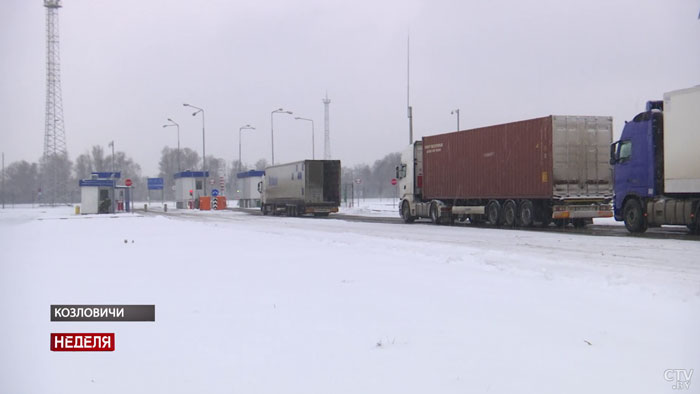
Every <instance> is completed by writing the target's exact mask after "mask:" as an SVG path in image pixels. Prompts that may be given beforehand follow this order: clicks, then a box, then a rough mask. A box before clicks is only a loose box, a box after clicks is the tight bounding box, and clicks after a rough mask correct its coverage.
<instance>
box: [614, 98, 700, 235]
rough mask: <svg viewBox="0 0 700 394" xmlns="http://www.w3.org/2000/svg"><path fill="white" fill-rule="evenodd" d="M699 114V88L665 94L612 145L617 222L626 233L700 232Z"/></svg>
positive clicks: (630, 123) (652, 102) (647, 108)
mask: <svg viewBox="0 0 700 394" xmlns="http://www.w3.org/2000/svg"><path fill="white" fill-rule="evenodd" d="M699 111H700V86H696V87H694V88H690V89H683V90H677V91H673V92H669V93H666V94H664V97H663V101H649V102H647V104H646V110H645V111H644V112H642V113H640V114H638V115H637V116H635V117H634V119H632V121H630V122H626V123H625V127H624V129H623V130H622V135H621V136H620V140H619V141H616V142H615V143H614V144H612V145H611V146H610V163H611V164H612V165H613V169H614V177H615V180H614V182H615V196H614V203H613V205H614V212H615V219H616V220H618V221H622V220H624V222H625V227H627V230H629V231H630V232H632V233H643V232H644V231H646V230H647V227H649V226H660V225H664V224H677V225H686V226H687V227H688V229H689V230H690V231H691V232H698V231H700V221H699V220H698V218H699V217H700V121H698V112H699Z"/></svg>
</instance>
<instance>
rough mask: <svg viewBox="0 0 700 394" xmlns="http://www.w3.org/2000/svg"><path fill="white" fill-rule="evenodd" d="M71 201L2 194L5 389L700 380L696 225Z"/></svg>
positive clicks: (575, 387) (642, 389)
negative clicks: (109, 307)
mask: <svg viewBox="0 0 700 394" xmlns="http://www.w3.org/2000/svg"><path fill="white" fill-rule="evenodd" d="M72 211H73V209H72V208H68V207H64V208H53V209H46V208H37V209H29V208H16V209H6V210H0V242H1V248H0V313H1V314H2V316H3V322H2V323H3V324H1V325H0V335H2V338H3V341H2V342H0V393H20V392H22V393H24V392H26V393H49V392H50V393H71V394H73V393H96V392H99V393H124V392H163V393H195V392H196V393H232V392H240V393H281V392H284V393H383V394H384V393H468V392H475V393H483V392H491V393H516V392H517V393H520V392H529V393H561V392H565V393H591V392H630V393H666V392H668V393H671V392H674V391H675V390H673V389H672V387H673V385H674V382H669V381H666V380H665V379H664V371H665V370H666V369H693V370H694V372H695V373H696V374H695V375H694V376H693V381H691V385H690V390H688V391H684V392H689V393H699V392H700V372H698V371H700V336H699V335H698V333H699V332H700V259H698V256H699V255H700V253H699V252H700V242H697V241H679V240H658V239H648V238H636V237H590V236H585V235H574V234H567V233H557V232H552V233H548V232H546V233H543V232H529V231H503V230H497V229H484V228H469V227H466V228H465V227H447V226H446V227H438V226H426V225H391V224H370V223H351V222H346V221H342V220H322V219H321V220H319V219H313V218H285V217H263V216H253V215H248V214H245V213H241V212H232V211H226V212H196V211H195V212H193V211H187V212H184V213H183V212H178V213H176V214H174V215H171V216H167V217H166V216H160V215H153V214H148V215H144V214H141V213H137V214H120V215H105V216H76V215H72ZM171 211H172V210H171ZM125 241H126V243H125ZM132 241H133V242H132ZM51 304H155V305H156V322H155V323H127V322H119V323H114V322H111V323H110V322H102V323H96V322H91V323H86V322H82V323H69V322H53V323H52V322H50V321H49V305H51ZM52 332H114V333H116V350H115V351H114V352H112V353H98V352H95V353H88V352H85V353H71V352H51V351H50V350H49V334H50V333H52Z"/></svg>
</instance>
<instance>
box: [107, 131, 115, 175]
mask: <svg viewBox="0 0 700 394" xmlns="http://www.w3.org/2000/svg"><path fill="white" fill-rule="evenodd" d="M107 146H111V147H112V176H111V177H114V140H112V142H110V143H109V144H108V145H107ZM111 177H110V178H111Z"/></svg>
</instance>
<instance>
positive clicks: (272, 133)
mask: <svg viewBox="0 0 700 394" xmlns="http://www.w3.org/2000/svg"><path fill="white" fill-rule="evenodd" d="M274 114H289V115H291V114H292V111H285V110H284V109H282V108H280V109H276V110H274V111H272V112H270V141H271V143H272V165H273V166H274V165H275V124H274V119H275V118H274V116H273V115H274Z"/></svg>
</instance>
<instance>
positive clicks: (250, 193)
mask: <svg viewBox="0 0 700 394" xmlns="http://www.w3.org/2000/svg"><path fill="white" fill-rule="evenodd" d="M263 175H265V171H255V170H250V171H246V172H239V173H238V174H236V178H238V182H239V187H238V190H239V191H240V197H239V200H238V206H239V207H241V208H254V207H260V202H261V201H260V199H261V196H260V191H259V190H258V184H259V183H260V182H262V177H263Z"/></svg>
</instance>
